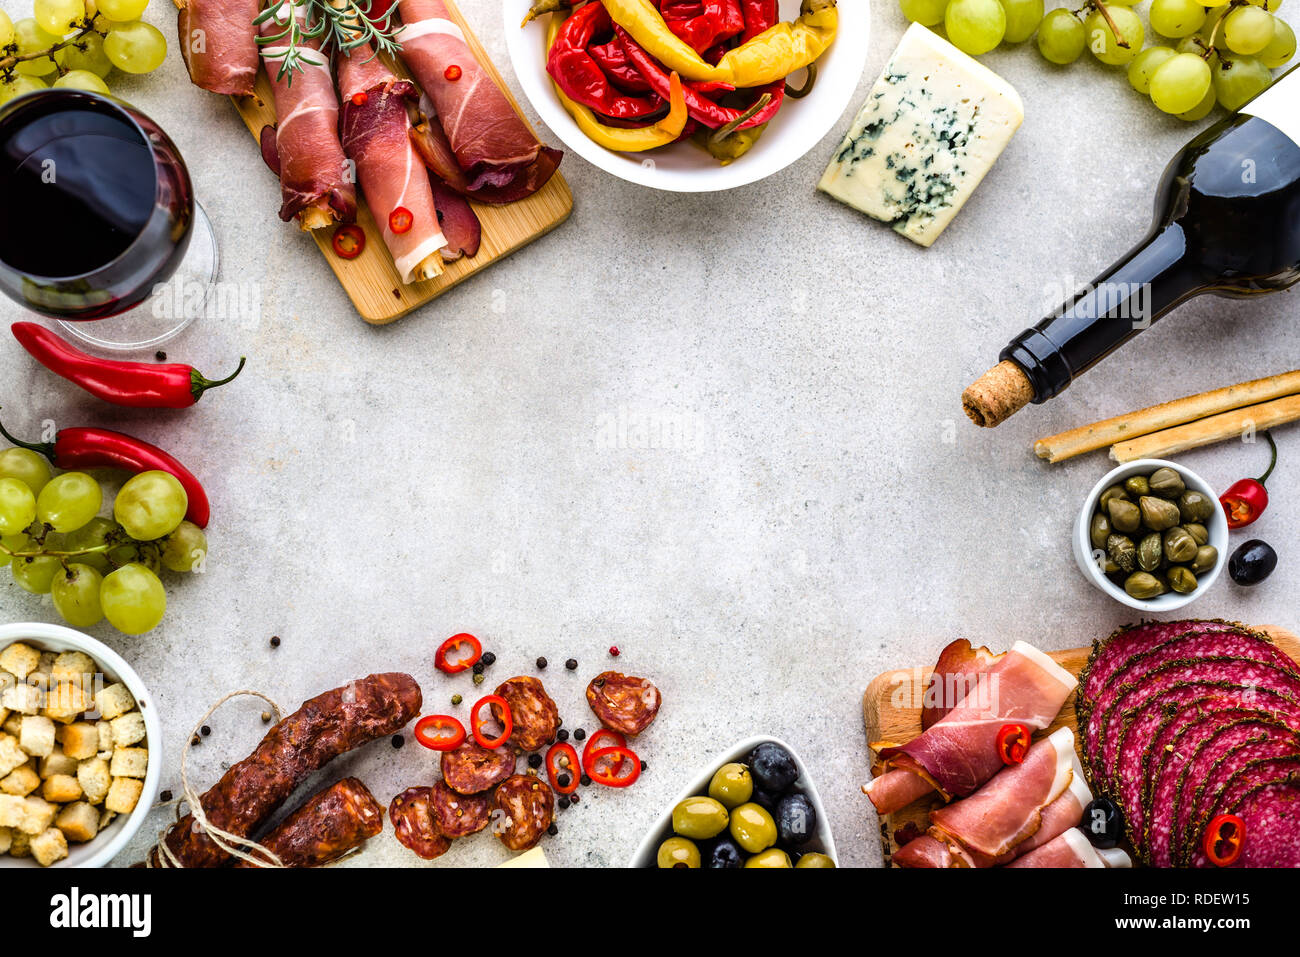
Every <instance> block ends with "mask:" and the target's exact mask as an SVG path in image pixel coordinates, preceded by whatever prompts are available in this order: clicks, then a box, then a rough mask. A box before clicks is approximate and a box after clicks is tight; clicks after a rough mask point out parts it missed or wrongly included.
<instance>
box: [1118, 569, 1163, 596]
mask: <svg viewBox="0 0 1300 957" xmlns="http://www.w3.org/2000/svg"><path fill="white" fill-rule="evenodd" d="M1124 590H1125V591H1126V592H1128V593H1129V595H1131V596H1132V597H1134V598H1141V599H1146V598H1155V597H1156V596H1157V595H1163V594H1164V593H1165V583H1164V582H1162V581H1161V580H1160V579H1159V578H1156V576H1155V575H1152V574H1151V573H1150V572H1134V573H1133V574H1132V575H1129V576H1128V578H1126V579H1124Z"/></svg>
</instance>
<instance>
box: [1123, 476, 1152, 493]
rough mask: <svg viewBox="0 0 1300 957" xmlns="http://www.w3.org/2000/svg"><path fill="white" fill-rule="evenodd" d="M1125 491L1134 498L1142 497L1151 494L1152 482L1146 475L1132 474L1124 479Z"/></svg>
mask: <svg viewBox="0 0 1300 957" xmlns="http://www.w3.org/2000/svg"><path fill="white" fill-rule="evenodd" d="M1124 491H1126V492H1128V493H1129V495H1131V496H1133V497H1134V498H1141V497H1142V496H1143V495H1150V494H1151V483H1150V482H1148V481H1147V477H1146V476H1145V475H1130V476H1129V477H1128V478H1126V479H1125V480H1124Z"/></svg>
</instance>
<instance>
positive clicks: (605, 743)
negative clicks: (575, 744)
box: [582, 728, 627, 769]
mask: <svg viewBox="0 0 1300 957" xmlns="http://www.w3.org/2000/svg"><path fill="white" fill-rule="evenodd" d="M626 747H627V738H625V737H623V735H621V734H619V733H618V732H617V731H611V730H609V728H601V729H600V730H598V731H595V732H593V733H592V735H591V737H590V738H588V739H587V746H586V747H585V748H583V749H582V766H583V768H584V769H585V768H586V767H587V765H588V764H590V763H591V757H592V755H594V754H595V753H596V752H597V751H600V750H601V749H603V748H626Z"/></svg>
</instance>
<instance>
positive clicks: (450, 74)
mask: <svg viewBox="0 0 1300 957" xmlns="http://www.w3.org/2000/svg"><path fill="white" fill-rule="evenodd" d="M462 72H463V71H462V70H461V68H460V67H458V66H457V65H456V64H454V63H453V64H452V65H451V66H449V67H447V69H445V70H443V71H442V75H443V76H444V77H446V78H447V79H448V80H450V81H451V82H452V83H455V82H456V81H457V80H459V79H460V78H461V74H462Z"/></svg>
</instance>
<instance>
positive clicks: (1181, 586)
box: [1165, 565, 1196, 595]
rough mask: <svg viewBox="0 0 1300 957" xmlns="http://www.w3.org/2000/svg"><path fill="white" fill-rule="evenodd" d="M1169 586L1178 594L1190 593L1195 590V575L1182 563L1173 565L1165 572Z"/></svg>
mask: <svg viewBox="0 0 1300 957" xmlns="http://www.w3.org/2000/svg"><path fill="white" fill-rule="evenodd" d="M1165 579H1166V580H1167V581H1168V582H1169V587H1170V588H1172V589H1173V590H1174V591H1176V592H1178V594H1180V595H1190V594H1191V593H1192V592H1194V591H1196V576H1195V575H1193V574H1192V573H1191V572H1190V571H1188V570H1187V569H1186V568H1184V567H1183V566H1182V565H1175V566H1174V567H1173V568H1171V569H1169V571H1167V572H1166V573H1165Z"/></svg>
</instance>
